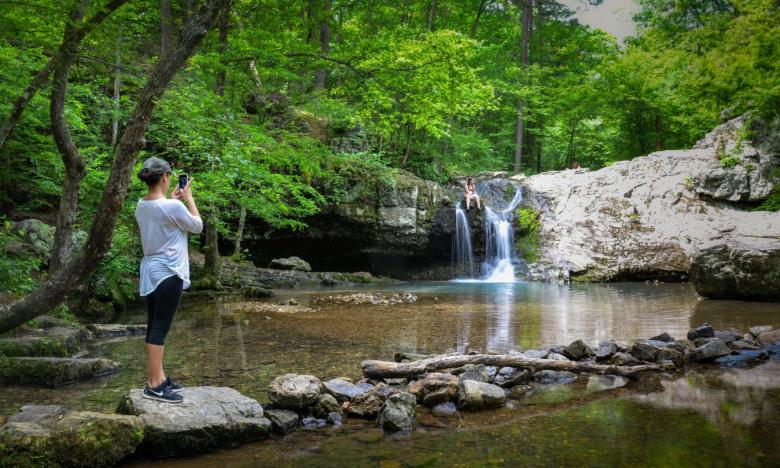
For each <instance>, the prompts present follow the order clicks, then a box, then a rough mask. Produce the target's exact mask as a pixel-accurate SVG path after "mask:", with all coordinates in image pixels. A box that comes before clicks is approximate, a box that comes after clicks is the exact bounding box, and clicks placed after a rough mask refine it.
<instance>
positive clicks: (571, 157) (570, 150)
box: [566, 122, 579, 167]
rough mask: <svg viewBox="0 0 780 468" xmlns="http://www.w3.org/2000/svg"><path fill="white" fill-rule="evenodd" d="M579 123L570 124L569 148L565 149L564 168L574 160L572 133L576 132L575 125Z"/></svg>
mask: <svg viewBox="0 0 780 468" xmlns="http://www.w3.org/2000/svg"><path fill="white" fill-rule="evenodd" d="M578 123H579V122H572V124H571V130H570V131H569V146H568V147H567V148H566V167H569V166H571V163H572V161H573V160H574V133H575V132H576V131H577V124H578Z"/></svg>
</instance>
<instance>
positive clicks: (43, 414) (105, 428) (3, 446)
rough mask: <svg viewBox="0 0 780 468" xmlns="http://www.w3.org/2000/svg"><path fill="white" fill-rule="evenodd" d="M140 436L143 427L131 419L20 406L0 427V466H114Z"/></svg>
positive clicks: (128, 417)
mask: <svg viewBox="0 0 780 468" xmlns="http://www.w3.org/2000/svg"><path fill="white" fill-rule="evenodd" d="M143 438H144V423H143V421H142V420H141V419H140V418H138V417H135V416H127V415H119V414H103V413H93V412H89V411H83V412H82V411H68V410H67V409H66V408H65V407H63V406H59V405H25V406H22V409H21V411H20V412H19V413H17V414H15V415H13V416H11V417H10V418H8V421H7V422H6V423H5V424H4V425H3V426H2V427H0V460H1V461H0V464H2V465H3V466H113V465H115V464H117V463H119V461H120V460H122V459H123V458H125V457H126V456H128V455H130V454H132V453H134V452H135V450H136V448H137V447H138V445H139V444H140V443H141V440H142V439H143Z"/></svg>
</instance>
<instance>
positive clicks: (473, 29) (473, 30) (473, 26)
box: [471, 0, 487, 37]
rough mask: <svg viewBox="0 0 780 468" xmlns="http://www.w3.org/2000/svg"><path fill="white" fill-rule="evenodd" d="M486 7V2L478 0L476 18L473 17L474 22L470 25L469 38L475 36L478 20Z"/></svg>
mask: <svg viewBox="0 0 780 468" xmlns="http://www.w3.org/2000/svg"><path fill="white" fill-rule="evenodd" d="M486 5H487V0H480V2H479V8H478V9H477V16H475V17H474V22H473V23H471V37H476V36H477V28H478V27H479V20H480V18H482V13H484V12H485V6H486Z"/></svg>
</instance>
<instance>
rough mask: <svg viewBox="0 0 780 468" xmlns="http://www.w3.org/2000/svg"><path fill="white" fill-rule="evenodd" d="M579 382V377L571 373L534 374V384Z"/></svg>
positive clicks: (547, 372) (540, 372)
mask: <svg viewBox="0 0 780 468" xmlns="http://www.w3.org/2000/svg"><path fill="white" fill-rule="evenodd" d="M575 380H577V375H576V374H574V373H573V372H569V371H554V370H541V371H539V372H537V373H535V374H534V382H538V383H540V384H544V385H549V384H567V383H571V382H574V381H575Z"/></svg>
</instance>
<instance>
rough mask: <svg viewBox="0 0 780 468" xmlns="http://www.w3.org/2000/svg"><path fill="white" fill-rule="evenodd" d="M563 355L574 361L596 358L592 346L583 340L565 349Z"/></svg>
mask: <svg viewBox="0 0 780 468" xmlns="http://www.w3.org/2000/svg"><path fill="white" fill-rule="evenodd" d="M563 355H564V356H566V357H567V358H569V359H571V360H572V361H579V360H581V359H586V358H589V357H593V356H595V353H594V352H593V350H592V349H591V347H590V346H588V345H587V344H585V342H583V341H582V340H577V341H574V342H572V343H571V344H569V346H566V347H565V348H563Z"/></svg>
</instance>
